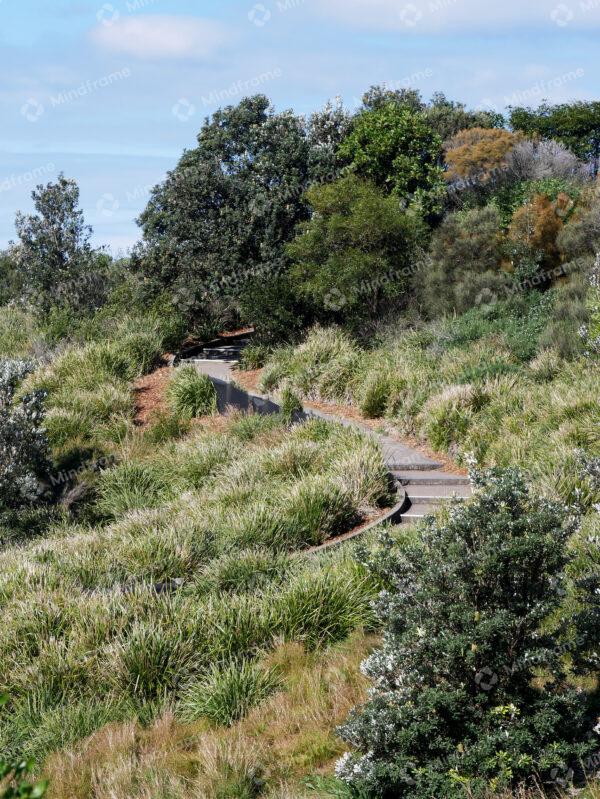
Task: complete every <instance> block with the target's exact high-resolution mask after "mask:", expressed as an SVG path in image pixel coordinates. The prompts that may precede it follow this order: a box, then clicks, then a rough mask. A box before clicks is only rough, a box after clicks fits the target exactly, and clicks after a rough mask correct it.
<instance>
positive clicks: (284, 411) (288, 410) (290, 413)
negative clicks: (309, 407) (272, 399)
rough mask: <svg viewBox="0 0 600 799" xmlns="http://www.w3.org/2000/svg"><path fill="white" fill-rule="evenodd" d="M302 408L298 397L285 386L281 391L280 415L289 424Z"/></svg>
mask: <svg viewBox="0 0 600 799" xmlns="http://www.w3.org/2000/svg"><path fill="white" fill-rule="evenodd" d="M303 410H304V408H303V406H302V402H301V401H300V398H299V397H298V396H297V394H294V392H293V391H292V390H291V389H290V388H288V387H287V386H286V387H285V388H284V389H283V391H282V392H281V415H282V416H283V418H284V420H285V421H286V423H287V424H291V423H292V422H293V421H294V420H295V418H296V416H297V415H298V414H300V413H302V411H303Z"/></svg>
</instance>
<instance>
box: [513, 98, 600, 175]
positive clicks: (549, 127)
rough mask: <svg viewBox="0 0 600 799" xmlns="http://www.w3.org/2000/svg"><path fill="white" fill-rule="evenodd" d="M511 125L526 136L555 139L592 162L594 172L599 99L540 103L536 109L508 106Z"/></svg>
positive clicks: (598, 158) (599, 146)
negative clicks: (509, 107)
mask: <svg viewBox="0 0 600 799" xmlns="http://www.w3.org/2000/svg"><path fill="white" fill-rule="evenodd" d="M510 124H511V127H512V128H513V130H520V131H523V133H526V134H527V135H528V136H534V135H537V136H541V137H542V138H545V139H556V141H559V142H562V143H563V144H564V145H566V146H567V147H568V148H569V149H570V150H571V151H572V152H574V153H575V155H576V156H577V157H578V158H581V159H582V160H583V161H587V162H589V163H590V164H591V167H592V171H593V173H594V174H597V173H598V167H599V165H600V101H597V100H596V101H593V102H588V103H585V102H576V103H563V104H562V105H549V104H548V103H542V105H540V106H539V107H538V108H523V107H515V108H511V109H510Z"/></svg>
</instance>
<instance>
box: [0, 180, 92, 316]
mask: <svg viewBox="0 0 600 799" xmlns="http://www.w3.org/2000/svg"><path fill="white" fill-rule="evenodd" d="M31 196H32V199H33V202H34V205H35V209H36V211H37V214H22V213H20V212H19V213H17V216H16V221H15V227H16V230H17V236H18V238H19V243H18V244H17V245H15V246H13V248H12V251H11V257H13V259H14V261H15V264H16V267H17V269H18V271H19V274H20V278H21V280H22V281H23V287H24V292H25V296H26V299H27V300H28V301H29V302H30V303H31V304H32V305H33V306H36V307H39V308H40V309H41V310H43V311H48V310H49V309H50V308H51V307H52V306H53V305H70V306H73V307H77V308H90V307H92V308H93V307H97V306H98V304H101V299H100V297H101V295H102V293H103V290H104V280H103V277H102V275H101V274H97V273H95V271H94V267H95V254H94V253H93V251H92V248H91V245H90V236H91V232H92V230H91V228H90V227H89V226H88V225H86V224H85V222H84V218H83V211H82V210H81V209H80V208H79V188H78V186H77V183H76V182H75V181H74V180H68V179H67V178H65V176H64V175H62V174H61V175H59V177H58V180H57V181H56V183H48V184H47V185H46V186H43V185H39V186H37V188H36V189H35V190H34V191H33V192H32V194H31Z"/></svg>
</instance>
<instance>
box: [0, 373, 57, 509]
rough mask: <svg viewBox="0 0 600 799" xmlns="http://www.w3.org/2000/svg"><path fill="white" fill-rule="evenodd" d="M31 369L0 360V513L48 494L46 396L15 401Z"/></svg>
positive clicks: (30, 503)
mask: <svg viewBox="0 0 600 799" xmlns="http://www.w3.org/2000/svg"><path fill="white" fill-rule="evenodd" d="M32 370H33V364H32V363H30V362H27V361H0V511H2V510H11V509H12V510H15V509H18V508H20V507H23V506H26V505H32V504H33V503H34V502H36V501H38V500H39V499H40V498H41V497H42V495H43V494H45V493H46V492H47V491H48V486H47V484H45V482H44V481H45V480H47V478H48V474H49V471H50V464H49V461H48V441H47V439H46V434H45V430H44V427H43V422H44V410H43V400H44V398H45V395H44V394H43V392H41V391H34V392H32V393H31V394H26V395H24V396H23V397H22V398H21V399H20V401H17V402H16V403H15V402H14V395H15V391H16V389H17V386H18V384H19V383H20V382H21V381H22V380H23V378H24V377H26V375H28V374H29V373H30V372H31V371H32Z"/></svg>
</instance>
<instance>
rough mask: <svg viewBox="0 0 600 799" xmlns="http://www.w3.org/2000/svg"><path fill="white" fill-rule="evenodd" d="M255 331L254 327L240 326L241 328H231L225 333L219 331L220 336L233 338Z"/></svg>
mask: <svg viewBox="0 0 600 799" xmlns="http://www.w3.org/2000/svg"><path fill="white" fill-rule="evenodd" d="M250 333H254V328H253V327H240V328H239V330H229V331H227V332H225V333H219V338H231V337H232V336H245V335H246V334H250Z"/></svg>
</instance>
